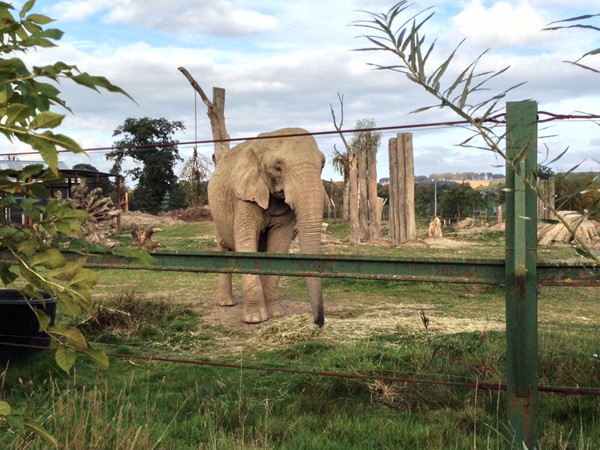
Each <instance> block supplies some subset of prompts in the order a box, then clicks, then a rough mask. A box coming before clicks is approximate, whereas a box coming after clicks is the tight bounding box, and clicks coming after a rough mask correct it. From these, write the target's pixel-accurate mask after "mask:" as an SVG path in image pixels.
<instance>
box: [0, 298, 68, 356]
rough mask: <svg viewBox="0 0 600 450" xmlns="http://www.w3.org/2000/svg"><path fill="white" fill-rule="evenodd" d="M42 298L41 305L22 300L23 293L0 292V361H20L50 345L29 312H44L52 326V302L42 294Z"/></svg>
mask: <svg viewBox="0 0 600 450" xmlns="http://www.w3.org/2000/svg"><path fill="white" fill-rule="evenodd" d="M42 298H43V301H41V300H38V299H36V298H29V299H28V300H25V298H24V297H23V293H21V292H20V291H18V290H16V289H0V361H3V362H6V361H7V360H17V359H22V358H25V357H28V356H31V355H32V354H35V353H37V352H39V351H41V350H43V348H45V347H48V346H49V345H50V336H48V334H46V333H45V332H42V331H40V325H39V322H38V319H37V316H36V315H35V313H34V312H33V311H32V310H31V308H32V307H33V308H36V309H39V310H42V311H44V312H45V313H46V314H48V315H49V316H50V319H51V322H50V323H51V324H52V325H54V320H55V318H56V298H54V297H51V296H50V295H49V294H47V293H45V292H43V293H42ZM40 347H41V348H40Z"/></svg>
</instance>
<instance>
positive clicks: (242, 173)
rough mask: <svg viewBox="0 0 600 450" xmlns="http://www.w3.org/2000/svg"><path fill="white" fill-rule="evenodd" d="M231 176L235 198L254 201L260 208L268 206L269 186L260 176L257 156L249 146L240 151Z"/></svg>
mask: <svg viewBox="0 0 600 450" xmlns="http://www.w3.org/2000/svg"><path fill="white" fill-rule="evenodd" d="M231 176H232V178H233V187H234V192H235V196H236V197H237V198H239V199H240V200H246V201H249V202H256V203H257V204H258V206H260V207H261V208H262V209H267V208H268V207H269V195H270V194H269V188H268V187H267V183H266V182H265V180H264V179H263V177H262V176H261V173H260V170H259V161H258V158H257V157H256V155H255V154H254V152H253V151H252V150H251V149H250V148H248V149H244V150H243V151H242V152H241V153H240V155H239V157H238V158H237V162H236V164H235V166H234V167H233V170H232V175H231Z"/></svg>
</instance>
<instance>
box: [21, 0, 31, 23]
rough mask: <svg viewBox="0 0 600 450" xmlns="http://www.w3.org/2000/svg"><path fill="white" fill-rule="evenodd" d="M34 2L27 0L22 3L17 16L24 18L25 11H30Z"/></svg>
mask: <svg viewBox="0 0 600 450" xmlns="http://www.w3.org/2000/svg"><path fill="white" fill-rule="evenodd" d="M34 4H35V0H28V1H27V2H25V4H24V5H23V8H21V12H20V13H19V17H20V18H21V19H22V18H24V17H25V16H26V15H27V13H28V12H29V11H31V8H32V7H33V5H34Z"/></svg>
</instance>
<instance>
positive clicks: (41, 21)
mask: <svg viewBox="0 0 600 450" xmlns="http://www.w3.org/2000/svg"><path fill="white" fill-rule="evenodd" d="M29 9H31V6H30V7H29ZM27 20H30V21H31V22H33V23H37V24H38V25H47V24H49V23H50V22H54V19H51V18H50V17H48V16H44V15H43V14H29V15H28V16H27Z"/></svg>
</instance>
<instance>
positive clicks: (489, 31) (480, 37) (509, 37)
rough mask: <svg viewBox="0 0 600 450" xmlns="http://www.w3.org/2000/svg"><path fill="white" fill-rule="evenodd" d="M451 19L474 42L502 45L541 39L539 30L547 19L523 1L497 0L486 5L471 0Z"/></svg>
mask: <svg viewBox="0 0 600 450" xmlns="http://www.w3.org/2000/svg"><path fill="white" fill-rule="evenodd" d="M453 22H454V24H455V26H456V27H457V28H458V29H459V31H460V33H461V34H463V35H464V36H466V37H467V38H469V39H472V40H474V41H476V42H477V43H478V44H480V45H483V46H486V47H494V48H502V47H508V46H526V45H531V44H539V43H541V42H543V39H544V36H542V34H541V33H540V30H541V29H542V28H543V27H544V26H545V25H546V24H547V23H548V20H547V19H546V18H544V17H542V15H541V14H540V12H539V10H537V9H534V8H533V7H532V6H531V5H530V4H529V2H528V1H526V0H524V1H518V2H516V4H513V3H511V2H509V1H499V2H494V3H493V4H492V5H491V6H489V7H487V6H486V5H485V4H484V3H483V1H482V0H471V1H470V2H469V3H468V4H467V6H466V7H465V8H464V9H463V10H462V12H461V13H460V14H458V15H456V16H455V17H454V18H453Z"/></svg>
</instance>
